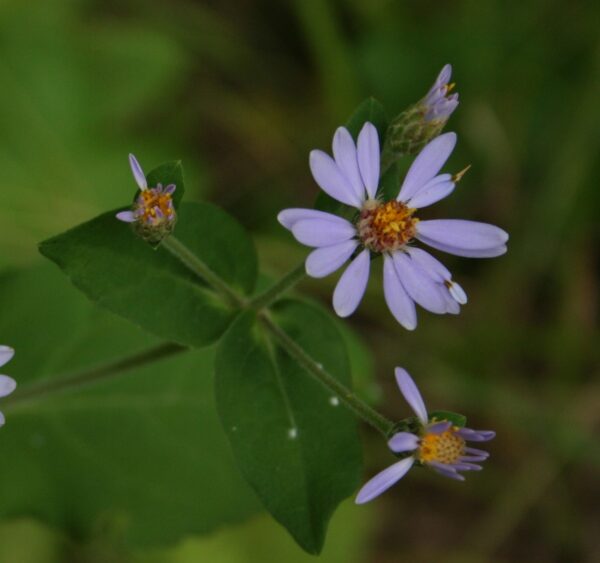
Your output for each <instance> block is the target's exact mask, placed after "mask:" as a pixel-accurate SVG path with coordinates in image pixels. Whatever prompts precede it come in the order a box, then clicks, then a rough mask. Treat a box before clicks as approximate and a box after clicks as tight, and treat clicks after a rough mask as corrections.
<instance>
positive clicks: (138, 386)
mask: <svg viewBox="0 0 600 563" xmlns="http://www.w3.org/2000/svg"><path fill="white" fill-rule="evenodd" d="M0 306H1V307H2V316H1V317H0V334H1V335H2V339H3V343H7V344H11V345H12V346H14V347H15V349H16V351H17V354H16V356H15V358H14V360H13V361H12V362H11V363H10V364H8V365H7V366H5V368H4V370H3V371H4V373H9V374H11V375H12V376H13V377H14V378H15V379H16V380H17V381H18V385H19V387H18V389H17V392H15V394H14V395H13V396H12V397H9V398H8V399H5V400H4V401H3V403H2V405H0V408H2V410H3V411H4V413H5V415H6V418H7V423H6V426H5V427H3V428H2V431H1V432H0V451H2V456H0V499H2V502H0V516H2V517H14V516H24V515H25V516H34V517H37V518H40V519H42V520H44V521H46V522H48V523H50V524H52V525H54V526H57V527H59V528H61V529H63V530H65V531H66V532H68V533H69V534H71V535H74V536H77V537H84V538H85V537H89V535H91V534H94V533H96V532H97V531H98V530H99V529H102V528H109V529H111V530H112V533H113V534H114V535H116V536H117V537H119V538H121V539H122V540H123V541H125V542H126V543H129V544H131V545H134V546H148V545H161V544H165V543H167V542H173V541H175V540H178V539H179V538H181V537H182V536H184V535H187V534H190V533H205V532H210V531H212V530H214V529H215V528H216V527H218V526H219V525H221V524H224V523H231V522H237V521H240V520H242V519H244V518H246V517H247V516H249V515H250V514H253V513H254V512H256V510H257V509H258V503H257V502H256V500H255V497H254V494H253V493H252V491H251V490H250V488H249V487H248V486H247V485H246V484H245V483H244V481H243V479H242V478H241V476H240V475H239V472H238V470H237V469H236V468H235V466H234V464H233V459H232V456H231V454H230V448H229V445H228V444H227V440H226V438H225V436H224V434H223V431H222V429H221V428H220V425H219V421H218V418H217V414H216V411H215V406H214V399H213V393H212V378H211V375H212V365H213V360H214V353H213V351H212V350H210V349H204V350H197V351H193V352H183V353H181V354H179V355H178V356H172V357H171V358H170V359H167V358H165V359H163V360H161V361H160V362H157V363H155V364H152V365H146V366H145V367H140V368H137V369H134V370H131V371H129V372H123V373H121V374H120V375H118V376H115V377H112V378H104V379H102V380H99V381H96V382H95V383H94V384H93V385H88V386H86V387H82V388H75V389H72V390H68V391H63V392H60V393H59V392H55V393H54V394H44V393H39V394H37V395H31V394H29V396H27V395H28V393H32V391H33V389H34V388H35V386H36V385H38V386H39V385H41V384H45V383H47V384H50V383H53V382H54V383H56V382H57V381H58V380H59V378H61V377H64V375H65V374H70V373H74V372H78V371H80V370H85V369H88V368H90V367H95V366H98V365H103V364H105V363H107V362H111V361H114V360H117V359H120V358H123V357H124V356H126V355H129V354H132V353H138V352H140V351H141V350H144V349H147V348H148V347H149V346H152V345H156V344H157V341H156V340H155V339H154V338H152V337H149V336H148V335H146V334H145V333H143V332H141V331H139V330H137V329H135V328H133V327H132V326H131V325H130V324H128V323H126V322H124V321H122V320H120V319H119V318H118V317H114V316H113V315H111V314H109V313H106V312H104V311H102V310H100V309H97V308H96V307H94V306H93V305H91V304H90V303H89V302H88V301H86V300H85V298H84V297H83V296H81V295H79V294H78V293H77V292H75V291H73V289H72V288H71V287H69V284H68V283H67V282H66V280H64V278H61V276H60V275H59V274H58V272H56V271H55V270H54V269H52V268H50V267H47V268H44V269H37V270H34V271H31V272H27V273H21V274H17V275H8V276H3V277H2V278H0ZM38 389H39V387H38ZM20 395H21V399H20V398H19V397H20Z"/></svg>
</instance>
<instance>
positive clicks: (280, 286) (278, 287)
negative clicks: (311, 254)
mask: <svg viewBox="0 0 600 563" xmlns="http://www.w3.org/2000/svg"><path fill="white" fill-rule="evenodd" d="M305 275H306V269H305V268H304V262H302V263H301V264H298V266H296V267H295V268H294V269H293V270H292V271H291V272H289V273H287V274H286V275H285V276H283V277H282V278H281V279H280V280H279V281H277V282H275V283H274V284H273V285H272V286H271V287H269V288H268V289H267V290H265V291H264V292H263V293H261V294H260V295H257V296H256V297H254V298H253V299H251V300H250V302H249V303H248V306H249V307H251V308H252V309H256V310H257V311H260V310H261V309H264V308H265V307H268V306H269V305H270V304H271V303H273V301H275V300H276V299H277V298H278V297H280V296H281V295H283V294H284V293H285V292H286V291H288V290H289V289H291V288H292V287H294V286H295V285H296V284H297V283H298V282H299V281H300V280H301V279H302V278H303V277H304V276H305Z"/></svg>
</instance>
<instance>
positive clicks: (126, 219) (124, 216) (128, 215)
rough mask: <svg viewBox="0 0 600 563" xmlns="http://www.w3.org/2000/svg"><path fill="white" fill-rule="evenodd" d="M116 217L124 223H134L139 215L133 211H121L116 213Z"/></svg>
mask: <svg viewBox="0 0 600 563" xmlns="http://www.w3.org/2000/svg"><path fill="white" fill-rule="evenodd" d="M116 218H117V219H118V220H119V221H123V223H133V222H135V221H137V217H136V216H135V215H134V214H133V211H119V213H117V214H116Z"/></svg>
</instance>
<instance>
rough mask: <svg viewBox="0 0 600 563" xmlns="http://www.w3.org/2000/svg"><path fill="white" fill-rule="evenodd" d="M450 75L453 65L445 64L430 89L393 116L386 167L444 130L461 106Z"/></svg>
mask: <svg viewBox="0 0 600 563" xmlns="http://www.w3.org/2000/svg"><path fill="white" fill-rule="evenodd" d="M451 76H452V67H451V66H450V65H449V64H448V65H445V66H444V68H442V70H441V71H440V73H439V74H438V77H437V78H436V80H435V82H434V83H433V86H432V87H431V88H430V89H429V92H427V94H426V95H425V96H424V97H423V98H422V99H421V100H419V101H418V102H417V103H416V104H413V105H412V106H410V107H409V108H408V109H406V110H405V111H403V112H402V113H401V114H399V115H397V116H396V117H395V118H394V119H393V120H392V122H391V123H390V125H389V127H388V130H387V134H386V139H385V146H384V149H383V157H382V158H383V162H384V164H385V165H386V167H387V165H390V164H391V163H393V162H394V161H396V160H397V159H398V158H400V157H401V156H405V155H409V154H417V152H419V151H420V150H421V149H422V148H423V147H424V146H425V145H426V144H427V142H428V141H430V140H431V139H434V138H435V137H437V136H438V135H439V134H440V133H441V131H442V129H443V128H444V126H445V125H446V122H447V121H448V119H449V117H450V115H452V112H453V111H454V110H455V109H456V108H457V106H458V93H457V92H453V93H451V92H452V90H453V89H454V83H450V77H451Z"/></svg>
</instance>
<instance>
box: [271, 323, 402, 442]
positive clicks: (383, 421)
mask: <svg viewBox="0 0 600 563" xmlns="http://www.w3.org/2000/svg"><path fill="white" fill-rule="evenodd" d="M260 320H261V322H262V323H263V326H264V327H265V328H266V329H267V330H268V331H269V332H270V334H271V335H272V336H273V337H274V339H275V340H276V341H277V343H278V344H279V345H280V346H281V347H282V348H283V349H284V350H285V351H286V352H287V353H288V354H289V355H290V356H291V357H292V358H294V359H295V360H296V361H297V362H298V363H299V364H300V365H301V366H302V367H304V368H305V369H306V371H308V372H309V373H310V374H311V375H312V376H313V377H314V378H315V379H317V380H318V381H319V383H321V384H322V385H323V386H325V387H326V388H327V389H329V390H330V391H331V392H332V393H333V394H334V395H335V396H336V397H338V398H339V399H340V401H342V402H343V403H344V404H345V405H346V406H347V407H349V408H350V409H351V410H352V411H353V412H354V413H355V414H357V415H358V416H359V417H360V418H362V419H363V420H364V421H365V422H366V423H367V424H369V425H370V426H372V427H373V428H375V430H378V431H379V432H381V433H382V434H383V435H384V436H385V437H387V436H388V434H389V433H390V432H391V430H392V428H393V426H394V423H393V422H392V421H391V420H388V419H387V418H386V417H384V416H383V415H382V414H380V413H378V412H377V411H376V410H375V409H373V408H371V407H370V406H369V405H368V404H367V403H365V402H364V401H363V400H362V399H360V398H359V397H357V396H356V395H355V394H354V393H353V392H352V391H351V390H350V389H349V388H348V387H346V386H345V385H344V384H343V383H341V382H340V381H339V380H338V379H336V378H335V377H334V376H333V375H331V374H330V373H329V372H328V371H327V370H325V369H324V368H323V366H322V365H321V364H319V363H317V362H315V360H314V359H313V358H311V356H310V355H309V354H307V353H306V352H305V351H304V349H303V348H302V347H301V346H299V345H298V343H297V342H296V341H295V340H293V339H292V338H290V337H289V336H288V334H287V333H286V332H285V331H284V330H283V329H282V328H281V327H280V326H278V325H277V324H275V322H273V320H272V319H271V318H269V316H268V315H266V314H262V315H261V316H260Z"/></svg>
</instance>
